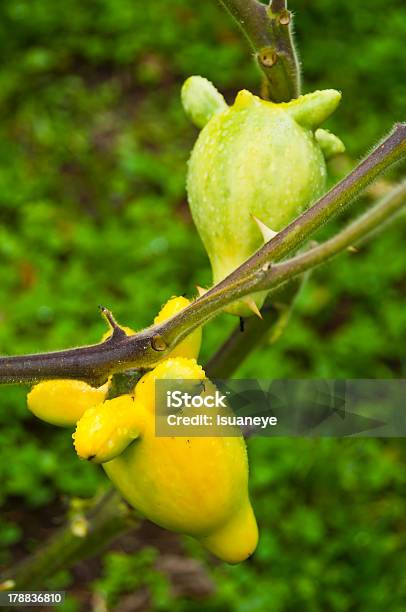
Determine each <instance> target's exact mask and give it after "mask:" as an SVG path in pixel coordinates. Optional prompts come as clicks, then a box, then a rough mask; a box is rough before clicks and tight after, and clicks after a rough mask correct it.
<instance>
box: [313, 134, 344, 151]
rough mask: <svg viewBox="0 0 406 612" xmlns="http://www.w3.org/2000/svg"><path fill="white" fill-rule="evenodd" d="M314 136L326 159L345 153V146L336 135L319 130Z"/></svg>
mask: <svg viewBox="0 0 406 612" xmlns="http://www.w3.org/2000/svg"><path fill="white" fill-rule="evenodd" d="M314 135H315V137H316V140H317V142H318V143H319V146H320V149H321V150H322V151H323V155H324V157H325V159H330V158H331V157H334V155H338V154H339V153H344V151H345V145H344V143H343V141H342V140H340V138H338V136H336V135H335V134H332V133H331V132H329V131H328V130H323V129H322V128H319V129H318V130H316V131H315V133H314Z"/></svg>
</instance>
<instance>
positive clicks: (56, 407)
mask: <svg viewBox="0 0 406 612" xmlns="http://www.w3.org/2000/svg"><path fill="white" fill-rule="evenodd" d="M107 389H108V383H106V384H104V385H103V386H102V387H98V388H95V387H91V386H90V385H88V384H87V383H85V382H83V381H81V380H65V379H61V380H47V381H45V382H41V383H39V384H38V385H35V386H34V387H33V388H32V389H31V391H30V393H29V394H28V396H27V405H28V408H29V409H30V410H31V412H33V413H34V414H35V416H37V417H38V418H39V419H42V420H43V421H46V422H47V423H51V424H52V425H59V426H61V427H70V426H71V425H74V424H75V423H76V421H78V420H79V419H80V417H81V416H82V414H83V413H84V412H85V411H86V410H87V409H88V408H91V407H92V406H95V405H96V404H99V403H100V402H102V401H103V400H104V399H105V397H106V394H107Z"/></svg>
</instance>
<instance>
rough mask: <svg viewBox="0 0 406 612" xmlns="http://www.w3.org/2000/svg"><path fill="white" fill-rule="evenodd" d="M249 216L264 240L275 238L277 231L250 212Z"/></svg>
mask: <svg viewBox="0 0 406 612" xmlns="http://www.w3.org/2000/svg"><path fill="white" fill-rule="evenodd" d="M251 217H252V218H253V220H254V221H255V223H256V224H257V226H258V229H259V231H260V232H261V234H262V237H263V239H264V242H269V241H270V240H272V238H275V236H276V234H277V233H278V232H275V231H274V230H273V229H271V228H270V227H268V226H267V225H266V224H265V223H264V222H263V221H261V220H260V219H258V217H256V216H255V215H253V214H252V213H251Z"/></svg>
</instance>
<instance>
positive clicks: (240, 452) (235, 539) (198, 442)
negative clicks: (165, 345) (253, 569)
mask: <svg viewBox="0 0 406 612" xmlns="http://www.w3.org/2000/svg"><path fill="white" fill-rule="evenodd" d="M204 376H205V375H204V371H203V370H202V368H201V367H200V366H198V365H197V363H196V362H195V361H194V360H190V359H184V358H183V359H182V358H172V359H168V360H166V361H164V362H162V363H161V364H159V365H158V366H157V367H156V368H155V369H154V370H153V371H152V372H150V373H148V374H146V375H145V376H144V377H143V378H142V379H141V380H140V381H139V383H138V384H137V385H136V388H135V402H136V404H137V415H138V419H139V420H138V426H139V437H138V439H137V440H136V441H135V442H134V443H133V444H131V445H130V446H128V448H127V449H126V450H125V451H124V452H123V453H122V454H121V455H119V456H118V457H117V458H115V459H113V460H112V461H109V462H107V463H104V464H103V467H104V469H105V471H106V473H107V474H108V476H109V478H110V479H111V480H112V482H113V483H114V484H115V486H116V487H117V488H118V489H119V491H120V492H121V494H122V495H123V497H124V498H125V499H126V500H127V501H128V502H129V503H130V504H131V505H132V506H134V507H135V508H136V509H137V510H138V511H140V512H141V513H142V514H144V515H145V516H146V517H147V518H148V519H150V520H151V521H153V522H155V523H156V524H158V525H160V526H161V527H164V528H166V529H169V530H171V531H176V532H179V533H185V534H188V535H191V536H193V537H195V538H196V539H197V540H199V541H200V542H201V543H202V544H203V545H204V546H205V547H206V548H207V549H209V550H210V551H211V552H213V553H214V554H215V555H216V556H217V557H219V558H220V559H222V560H224V561H227V562H229V563H238V562H240V561H243V560H244V559H247V558H248V557H249V556H250V555H251V554H252V553H253V552H254V550H255V548H256V545H257V540H258V530H257V524H256V520H255V516H254V513H253V510H252V507H251V504H250V500H249V496H248V461H247V453H246V448H245V442H244V439H243V438H242V436H236V437H227V438H226V437H220V436H219V437H214V436H213V437H190V438H185V437H158V436H156V435H155V409H156V406H155V399H154V397H155V396H154V385H155V380H157V379H162V378H166V379H168V380H185V379H187V380H193V379H196V380H202V379H204Z"/></svg>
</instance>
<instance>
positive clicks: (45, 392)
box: [27, 297, 202, 427]
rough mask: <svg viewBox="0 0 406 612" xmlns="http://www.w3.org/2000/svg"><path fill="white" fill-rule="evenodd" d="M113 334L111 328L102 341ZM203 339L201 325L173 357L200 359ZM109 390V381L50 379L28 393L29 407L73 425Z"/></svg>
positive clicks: (175, 301)
mask: <svg viewBox="0 0 406 612" xmlns="http://www.w3.org/2000/svg"><path fill="white" fill-rule="evenodd" d="M189 303H190V302H189V300H188V299H186V298H184V297H172V298H171V299H170V300H168V302H167V303H166V304H165V305H164V306H163V307H162V309H161V311H160V312H159V314H158V315H157V316H156V317H155V321H154V322H155V323H161V322H162V321H164V320H166V319H169V318H170V317H172V316H173V315H175V314H176V313H178V312H180V311H181V310H183V309H184V308H186V306H188V305H189ZM121 329H123V330H124V331H125V333H126V334H127V336H131V335H133V334H135V333H136V332H135V331H134V330H133V329H131V327H126V326H121ZM111 334H112V330H111V329H110V330H108V331H107V332H105V333H104V334H103V336H102V339H101V342H104V341H105V340H107V339H108V338H109V337H110V336H111ZM201 338H202V331H201V328H199V329H197V330H195V331H194V332H193V333H191V334H190V336H188V337H187V338H185V340H183V342H181V343H180V344H179V345H178V346H177V347H175V349H174V350H173V351H172V353H170V355H173V356H184V357H191V358H192V357H194V358H197V356H198V354H199V350H200V344H201ZM107 392H108V382H107V383H106V384H104V385H103V386H101V387H99V388H97V389H96V388H94V387H91V386H90V385H88V384H87V383H85V382H83V381H80V380H71V379H66V380H49V381H46V382H41V383H39V384H38V385H35V386H34V387H33V388H32V390H31V391H30V393H29V394H28V396H27V404H28V408H29V410H31V412H32V413H33V414H35V416H37V417H38V418H39V419H42V420H43V421H46V422H47V423H51V424H52V425H58V426H61V427H72V426H73V425H75V424H76V422H77V421H78V420H79V419H80V418H81V417H82V415H83V414H84V412H85V411H86V410H87V409H88V408H92V407H93V406H96V405H98V404H100V403H101V402H103V401H104V399H105V398H106V395H107Z"/></svg>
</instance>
